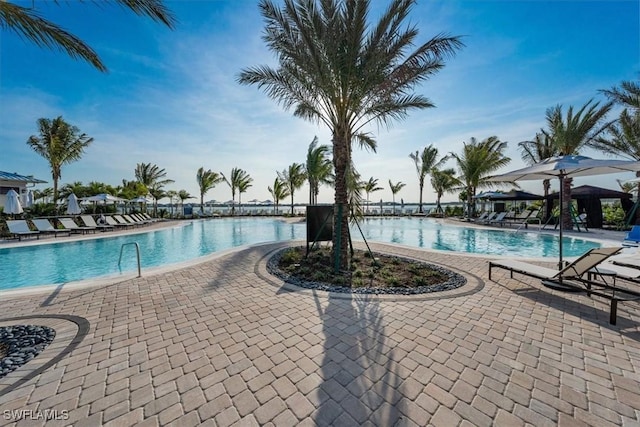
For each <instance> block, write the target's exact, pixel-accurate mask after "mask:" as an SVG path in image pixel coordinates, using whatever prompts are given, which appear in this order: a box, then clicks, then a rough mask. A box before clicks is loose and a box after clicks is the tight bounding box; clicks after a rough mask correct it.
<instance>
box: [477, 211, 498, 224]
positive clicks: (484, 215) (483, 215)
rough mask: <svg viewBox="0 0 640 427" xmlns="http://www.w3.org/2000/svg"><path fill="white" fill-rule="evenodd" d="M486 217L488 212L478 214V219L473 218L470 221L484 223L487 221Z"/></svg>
mask: <svg viewBox="0 0 640 427" xmlns="http://www.w3.org/2000/svg"><path fill="white" fill-rule="evenodd" d="M491 215H494V213H493V212H491ZM488 216H489V212H482V214H480V216H479V217H478V218H473V219H472V221H474V222H480V221H484V220H486V219H487V217H488Z"/></svg>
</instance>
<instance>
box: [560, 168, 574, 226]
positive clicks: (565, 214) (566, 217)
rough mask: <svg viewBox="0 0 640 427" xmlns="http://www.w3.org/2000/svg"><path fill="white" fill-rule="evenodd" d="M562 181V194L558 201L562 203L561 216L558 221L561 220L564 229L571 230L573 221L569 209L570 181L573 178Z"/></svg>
mask: <svg viewBox="0 0 640 427" xmlns="http://www.w3.org/2000/svg"><path fill="white" fill-rule="evenodd" d="M563 182H564V185H563V188H562V191H563V193H564V194H563V195H562V200H561V201H560V203H562V218H560V221H562V225H563V228H564V230H573V221H572V220H571V212H570V210H569V208H570V206H571V183H572V182H573V178H565V179H564V180H563Z"/></svg>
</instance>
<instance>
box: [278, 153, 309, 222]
mask: <svg viewBox="0 0 640 427" xmlns="http://www.w3.org/2000/svg"><path fill="white" fill-rule="evenodd" d="M278 178H279V179H280V181H282V182H283V183H284V185H285V187H286V189H287V192H288V193H289V195H290V196H291V215H293V195H294V193H295V192H296V190H297V189H299V188H300V187H302V185H303V184H304V181H305V179H307V176H306V174H305V173H304V166H302V165H301V164H300V163H292V164H291V165H289V167H288V168H287V169H285V170H283V171H282V172H278Z"/></svg>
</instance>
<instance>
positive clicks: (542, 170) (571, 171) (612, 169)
mask: <svg viewBox="0 0 640 427" xmlns="http://www.w3.org/2000/svg"><path fill="white" fill-rule="evenodd" d="M637 171H640V162H634V161H627V160H599V159H592V158H590V157H585V156H556V157H549V158H548V159H544V160H543V161H541V162H539V163H536V164H534V165H532V166H529V167H526V168H522V169H518V170H515V171H512V172H507V173H505V174H502V175H496V176H493V177H491V178H489V179H488V180H489V181H497V182H508V181H511V182H513V181H535V180H541V179H552V178H558V179H559V180H560V200H561V201H562V199H563V191H564V190H563V187H564V185H563V184H564V179H565V178H574V177H577V176H591V175H606V174H612V173H620V172H637ZM562 218H563V208H562V202H560V244H559V246H560V247H559V252H560V268H562V267H563V262H562V234H563V228H564V226H563V221H562Z"/></svg>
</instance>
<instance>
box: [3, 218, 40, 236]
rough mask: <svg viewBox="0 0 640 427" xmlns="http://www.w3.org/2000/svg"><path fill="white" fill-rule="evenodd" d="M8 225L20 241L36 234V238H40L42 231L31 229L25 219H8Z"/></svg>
mask: <svg viewBox="0 0 640 427" xmlns="http://www.w3.org/2000/svg"><path fill="white" fill-rule="evenodd" d="M7 227H8V228H9V233H11V234H12V235H13V236H14V237H17V238H18V241H20V240H22V238H23V237H34V236H35V238H36V239H40V232H39V231H33V230H31V229H30V228H29V224H27V221H25V220H24V219H13V220H7Z"/></svg>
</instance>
